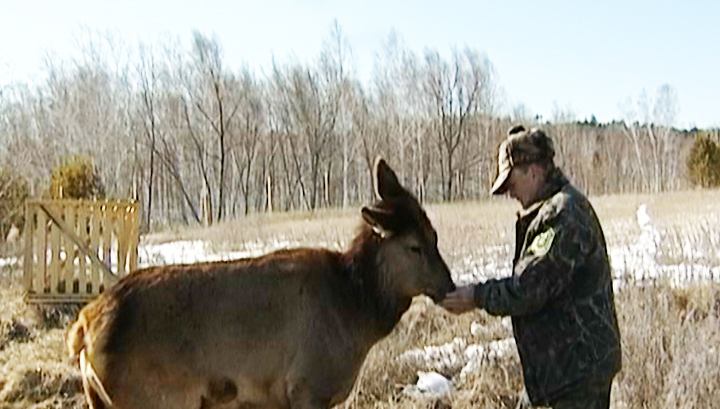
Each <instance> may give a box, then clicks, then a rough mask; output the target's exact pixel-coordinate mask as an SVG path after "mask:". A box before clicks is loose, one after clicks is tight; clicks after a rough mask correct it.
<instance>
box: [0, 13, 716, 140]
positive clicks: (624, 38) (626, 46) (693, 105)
mask: <svg viewBox="0 0 720 409" xmlns="http://www.w3.org/2000/svg"><path fill="white" fill-rule="evenodd" d="M335 21H337V23H338V25H339V26H340V29H341V31H342V33H343V34H344V35H345V37H346V38H347V41H348V43H349V45H350V48H351V50H352V60H351V61H352V64H353V65H354V67H355V71H356V74H357V76H358V78H360V79H361V81H363V82H364V83H366V84H369V81H370V78H371V74H372V69H373V66H374V63H375V61H376V58H377V55H378V54H379V53H381V52H382V50H383V44H384V43H385V42H386V41H387V39H388V37H389V35H390V34H391V33H392V32H395V33H397V34H398V35H399V36H400V38H401V39H402V40H403V43H404V45H405V46H406V47H407V48H409V49H410V50H412V51H413V52H415V53H416V54H417V55H422V53H423V52H424V51H425V50H426V49H430V50H435V51H438V52H440V53H441V54H442V55H444V56H445V57H446V58H447V59H448V60H449V57H450V53H451V51H452V50H453V49H458V50H462V49H464V48H465V47H469V48H471V49H474V50H477V51H479V52H481V53H484V54H485V55H486V56H487V58H488V59H489V61H490V62H491V63H492V66H493V68H494V74H495V75H494V80H495V83H496V85H497V86H498V87H499V88H500V90H501V97H502V99H501V101H500V102H501V103H502V105H501V107H502V108H503V109H504V110H505V112H506V113H509V112H511V111H512V110H513V109H514V108H515V107H518V106H523V107H524V108H525V111H526V112H528V113H531V114H533V115H540V116H541V117H542V118H543V119H546V120H552V119H553V118H554V115H555V113H557V112H562V113H569V114H572V116H573V117H574V118H575V119H578V120H583V119H590V117H591V116H592V115H594V116H595V117H596V119H597V120H598V121H601V122H609V121H612V120H622V119H628V118H629V115H630V112H631V111H633V109H632V107H637V106H638V105H637V104H638V101H640V100H641V96H642V95H643V94H645V95H647V96H648V97H650V98H651V99H652V98H653V97H654V96H656V95H657V90H658V89H659V88H660V87H661V86H663V85H669V86H670V87H671V88H672V90H674V94H675V96H676V99H675V101H676V107H677V111H676V112H677V114H676V115H675V117H674V119H675V120H674V123H673V125H675V126H677V127H680V128H692V127H694V126H697V127H700V128H706V127H718V126H720V109H719V106H720V75H718V73H719V72H720V1H717V0H685V1H677V0H675V1H671V0H654V1H650V0H647V1H645V0H626V1H621V0H608V1H597V0H596V1H593V2H590V1H585V0H549V1H537V0H527V1H518V0H503V1H500V0H472V1H471V0H466V1H460V0H443V1H438V0H432V1H431V0H414V1H396V0H363V1H347V0H297V1H293V0H256V1H244V0H235V1H227V0H225V1H222V0H202V1H197V2H192V3H190V2H177V1H172V2H171V1H168V0H123V1H116V0H104V1H99V0H94V1H93V0H62V1H57V0H52V1H48V0H46V1H40V0H0V87H2V86H5V85H7V84H11V83H29V84H32V83H37V82H39V83H42V81H43V79H44V78H45V73H46V70H45V68H44V67H45V66H46V65H45V61H46V60H47V58H48V57H50V58H52V59H53V61H56V60H57V59H69V58H72V57H73V56H75V55H77V54H78V52H79V45H78V44H79V42H78V39H79V38H81V36H82V33H83V32H88V30H89V31H97V32H109V33H112V34H113V35H114V36H116V37H119V38H120V39H122V40H124V41H126V42H128V43H131V44H132V43H135V44H136V43H138V42H140V41H142V42H145V43H150V44H152V43H153V42H156V41H158V40H159V39H162V38H175V39H178V40H180V41H181V43H182V44H184V45H185V49H189V44H190V40H191V38H192V33H193V31H195V30H197V31H199V32H201V33H203V34H205V35H208V36H211V37H214V38H216V39H217V41H218V42H219V43H220V45H221V46H222V48H223V51H224V61H225V63H226V66H227V67H228V68H229V69H232V70H234V69H237V70H239V69H240V68H242V67H249V68H251V69H255V70H265V71H267V70H268V69H269V67H271V65H272V62H273V61H276V62H278V63H292V62H300V63H312V62H314V61H316V60H317V58H318V57H319V55H320V52H321V49H322V47H323V42H324V41H326V40H327V39H329V37H330V33H331V29H332V27H333V24H334V22H335Z"/></svg>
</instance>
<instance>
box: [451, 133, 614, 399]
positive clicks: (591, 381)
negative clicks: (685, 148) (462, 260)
mask: <svg viewBox="0 0 720 409" xmlns="http://www.w3.org/2000/svg"><path fill="white" fill-rule="evenodd" d="M554 155H555V151H554V149H553V144H552V140H551V139H550V138H549V137H548V136H547V135H546V134H545V133H544V132H543V131H541V130H536V129H533V130H530V131H526V130H525V128H523V127H522V126H516V127H514V128H512V129H510V131H509V132H508V138H507V139H506V140H505V141H504V142H503V143H502V144H501V145H500V153H499V158H498V177H497V180H496V181H495V183H494V185H493V187H492V190H491V193H492V194H498V195H499V194H504V193H508V194H509V195H510V196H511V197H512V198H514V199H516V200H518V201H519V202H520V204H521V205H522V211H520V212H519V213H518V219H517V223H516V226H515V234H516V239H515V256H514V258H513V274H512V276H511V277H507V278H502V279H498V280H488V281H486V282H485V283H482V284H477V285H475V286H468V287H461V288H458V289H457V290H456V291H455V292H453V293H450V294H448V297H447V298H446V299H445V300H444V301H443V302H442V305H443V307H445V308H446V309H448V310H449V311H452V312H455V313H462V312H465V311H468V310H471V309H474V308H483V309H485V310H486V311H487V312H488V313H490V314H493V315H500V316H506V315H509V316H511V317H512V322H513V332H514V335H515V341H516V344H517V348H518V353H519V355H520V361H521V363H522V367H523V377H524V381H525V389H526V392H527V395H528V397H529V398H530V401H531V402H532V404H533V405H536V406H552V407H553V408H556V409H563V408H564V409H567V408H608V407H609V405H610V389H611V386H612V380H613V377H614V376H615V374H616V373H617V372H618V371H619V370H620V368H621V351H620V332H619V330H618V324H617V317H616V314H615V302H614V295H613V288H612V277H611V271H610V263H609V261H608V255H607V247H606V244H605V237H604V234H603V231H602V228H601V227H600V222H599V221H598V218H597V216H596V215H595V211H594V210H593V208H592V206H591V205H590V202H589V201H588V200H587V198H586V197H585V196H584V195H583V194H582V193H580V192H579V191H577V190H576V189H575V188H574V187H573V186H572V185H571V184H570V183H569V182H568V180H567V179H566V178H565V176H564V175H563V173H562V171H561V170H560V169H559V168H557V167H556V166H555V163H554V160H553V158H554Z"/></svg>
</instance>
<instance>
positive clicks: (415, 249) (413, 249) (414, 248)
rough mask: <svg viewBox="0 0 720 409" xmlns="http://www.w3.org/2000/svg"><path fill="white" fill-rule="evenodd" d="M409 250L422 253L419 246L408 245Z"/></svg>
mask: <svg viewBox="0 0 720 409" xmlns="http://www.w3.org/2000/svg"><path fill="white" fill-rule="evenodd" d="M410 251H412V252H413V253H415V254H420V253H422V250H421V249H420V246H410Z"/></svg>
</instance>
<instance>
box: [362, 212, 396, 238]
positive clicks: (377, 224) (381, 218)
mask: <svg viewBox="0 0 720 409" xmlns="http://www.w3.org/2000/svg"><path fill="white" fill-rule="evenodd" d="M360 213H361V214H362V218H363V220H365V222H366V223H367V224H369V225H370V226H372V228H373V229H374V230H375V231H377V232H378V233H380V235H381V236H383V237H385V236H387V235H389V234H390V219H391V218H392V212H391V211H389V210H385V209H380V208H377V207H363V208H362V210H361V211H360Z"/></svg>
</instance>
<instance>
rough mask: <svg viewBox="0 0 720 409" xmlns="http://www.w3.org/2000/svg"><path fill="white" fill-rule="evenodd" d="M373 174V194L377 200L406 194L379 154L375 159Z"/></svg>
mask: <svg viewBox="0 0 720 409" xmlns="http://www.w3.org/2000/svg"><path fill="white" fill-rule="evenodd" d="M374 175H375V195H376V196H377V198H378V199H379V200H391V199H395V198H399V197H402V196H403V195H405V194H406V193H405V189H404V188H403V187H402V186H401V185H400V181H398V178H397V175H395V172H394V171H393V170H392V169H390V166H388V164H387V163H386V162H385V159H383V158H381V157H379V156H378V157H377V159H375V166H374Z"/></svg>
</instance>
